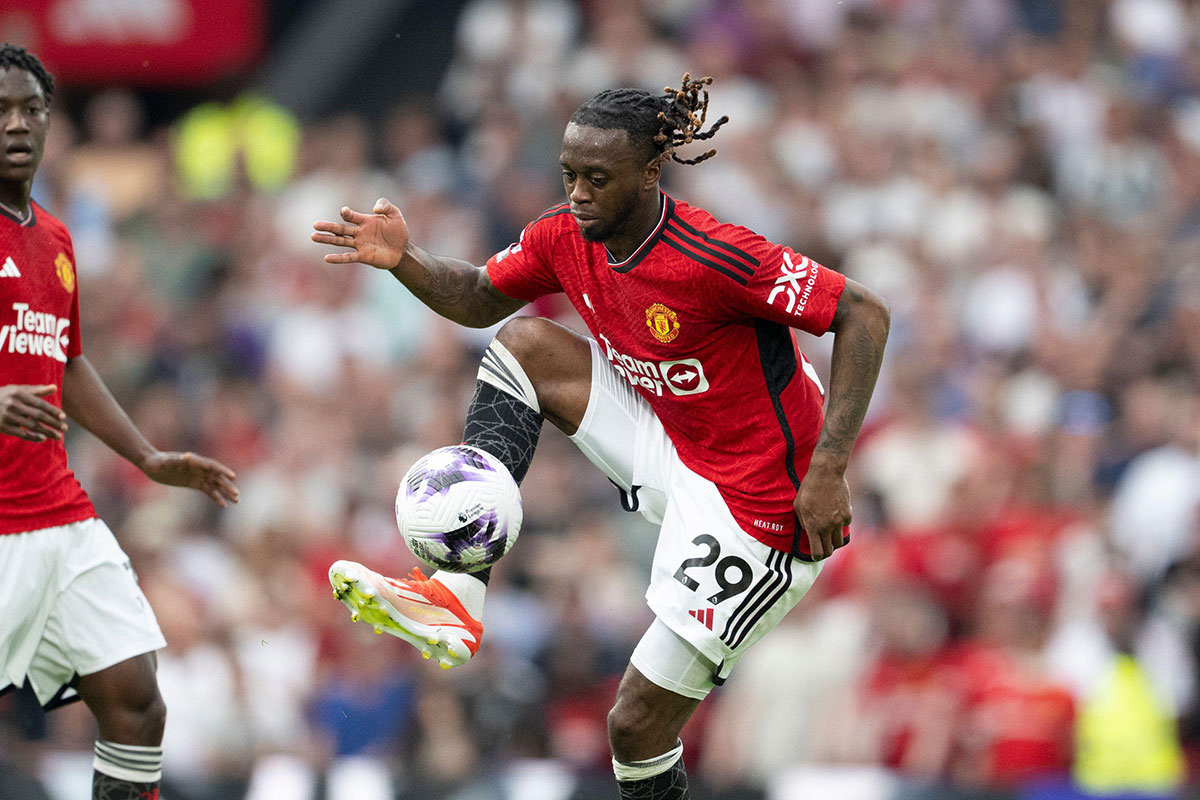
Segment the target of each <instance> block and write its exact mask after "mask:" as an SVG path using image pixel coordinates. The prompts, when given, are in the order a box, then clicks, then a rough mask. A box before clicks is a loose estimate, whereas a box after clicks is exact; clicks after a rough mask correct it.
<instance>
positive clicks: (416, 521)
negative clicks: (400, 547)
mask: <svg viewBox="0 0 1200 800" xmlns="http://www.w3.org/2000/svg"><path fill="white" fill-rule="evenodd" d="M396 522H397V524H399V526H400V535H401V536H403V537H404V541H405V543H406V544H407V545H408V548H409V549H410V550H412V552H413V555H415V556H416V557H417V558H419V559H421V560H422V561H424V562H425V563H426V564H429V565H430V566H432V567H435V568H437V569H441V570H446V571H447V572H475V571H477V570H481V569H483V568H485V567H489V566H491V565H492V564H493V563H495V561H496V559H498V558H500V557H501V556H502V555H504V554H505V553H507V552H508V551H509V548H511V547H512V546H513V542H515V541H516V540H517V533H518V532H520V530H521V490H520V489H519V488H518V487H517V482H516V481H514V480H513V477H512V474H511V473H509V471H508V468H507V467H505V466H504V464H503V463H501V462H500V460H499V459H497V458H496V457H495V456H493V455H491V454H490V453H486V452H484V451H483V450H480V449H478V448H476V447H470V446H468V445H463V444H460V445H453V446H451V447H441V448H438V449H437V450H434V451H433V452H431V453H427V454H426V455H424V456H422V457H421V458H420V459H419V460H418V461H417V463H415V464H413V465H412V467H411V468H410V469H409V470H408V472H407V473H406V474H405V476H404V481H403V482H402V483H401V484H400V491H399V492H397V494H396Z"/></svg>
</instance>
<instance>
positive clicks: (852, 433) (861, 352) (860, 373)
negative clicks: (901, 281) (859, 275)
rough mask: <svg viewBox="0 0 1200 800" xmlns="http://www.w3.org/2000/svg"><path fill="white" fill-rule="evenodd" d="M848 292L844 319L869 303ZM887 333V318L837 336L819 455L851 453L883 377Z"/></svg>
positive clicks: (874, 319)
mask: <svg viewBox="0 0 1200 800" xmlns="http://www.w3.org/2000/svg"><path fill="white" fill-rule="evenodd" d="M847 293H848V294H849V301H850V302H849V303H847V304H845V309H843V308H842V307H841V306H839V309H838V312H839V315H842V316H843V319H844V316H845V314H848V313H849V311H848V309H849V308H850V307H851V306H853V305H857V304H859V303H862V302H863V301H864V300H866V296H865V294H864V293H863V292H862V291H861V290H858V289H851V288H850V287H847ZM840 321H841V320H839V322H840ZM887 331H888V326H887V321H886V318H885V317H871V318H870V319H868V320H866V322H865V324H862V325H853V326H851V327H850V328H849V329H844V330H840V331H839V332H838V333H837V334H835V336H834V341H833V355H832V359H831V364H830V379H829V408H828V411H827V414H826V417H825V425H824V427H823V428H822V429H821V436H820V438H819V439H818V440H817V445H816V448H815V452H818V453H830V454H834V455H843V456H847V455H849V454H850V450H851V449H852V448H853V447H854V441H855V440H856V439H857V438H858V431H859V428H861V427H862V422H863V418H864V417H865V416H866V414H867V406H868V405H869V404H870V402H871V394H872V393H873V392H874V389H875V380H876V378H878V377H879V366H880V364H881V363H882V361H883V348H884V344H885V343H886V342H887Z"/></svg>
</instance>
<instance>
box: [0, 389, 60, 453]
mask: <svg viewBox="0 0 1200 800" xmlns="http://www.w3.org/2000/svg"><path fill="white" fill-rule="evenodd" d="M57 390H58V387H57V386H55V385H54V384H52V383H51V384H45V385H42V386H25V385H18V384H13V385H9V386H0V433H7V434H8V435H9V436H16V437H17V438H19V439H24V440H26V441H29V442H44V441H46V440H47V439H54V440H55V441H58V440H60V439H62V437H63V434H64V433H66V432H67V415H66V414H64V413H63V412H62V411H61V410H60V409H58V408H55V407H54V406H52V405H51V404H50V403H47V402H46V401H45V400H43V399H42V398H43V397H48V396H50V395H52V394H54V392H55V391H57Z"/></svg>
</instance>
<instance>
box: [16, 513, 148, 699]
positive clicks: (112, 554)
mask: <svg viewBox="0 0 1200 800" xmlns="http://www.w3.org/2000/svg"><path fill="white" fill-rule="evenodd" d="M0 565H3V573H2V577H0V670H2V671H0V692H3V691H7V690H8V689H10V688H12V687H14V686H22V685H24V683H25V682H26V681H28V682H29V684H30V685H31V686H32V687H33V691H34V693H36V694H37V698H38V701H39V702H40V703H41V704H42V705H43V706H45V707H46V708H54V707H56V706H59V705H62V704H63V703H65V702H69V701H71V700H75V699H78V697H77V695H76V693H75V689H74V684H75V682H76V681H77V680H78V678H79V676H81V675H90V674H92V673H94V672H99V671H100V670H102V669H106V668H108V667H111V666H113V665H114V664H119V663H120V662H122V661H125V660H126V659H129V658H133V657H134V656H138V655H141V654H142V653H148V652H151V651H153V650H158V649H160V648H162V647H164V646H166V641H165V640H164V639H163V635H162V631H160V630H159V628H158V620H157V619H155V617H154V612H153V611H152V610H151V609H150V603H149V602H147V601H146V596H145V595H144V594H142V590H141V589H139V588H138V585H137V578H136V577H135V576H134V574H133V568H132V567H131V566H130V564H129V557H128V556H126V555H125V553H124V552H123V551H122V550H121V546H120V545H119V544H117V540H116V537H114V536H113V534H112V531H110V530H109V529H108V526H107V525H105V524H104V522H102V521H101V520H99V519H96V518H92V519H86V520H83V521H82V522H73V523H71V524H69V525H59V526H57V527H54V528H44V529H42V530H37V531H29V532H27V533H11V534H4V535H0Z"/></svg>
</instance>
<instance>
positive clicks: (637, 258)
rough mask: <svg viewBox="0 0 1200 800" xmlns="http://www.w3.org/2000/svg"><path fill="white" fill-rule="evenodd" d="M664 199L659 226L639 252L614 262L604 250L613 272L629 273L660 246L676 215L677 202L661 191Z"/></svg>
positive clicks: (642, 244)
mask: <svg viewBox="0 0 1200 800" xmlns="http://www.w3.org/2000/svg"><path fill="white" fill-rule="evenodd" d="M659 195H660V196H661V197H662V215H661V216H660V217H659V218H658V224H657V225H655V226H654V230H652V231H650V235H649V236H647V237H646V241H644V242H642V243H641V244H640V245H638V248H637V250H634V251H633V254H632V255H631V256H629V258H627V259H625V260H624V261H613V260H612V254H611V253H609V252H608V248H607V247H606V248H604V254H605V256H607V257H608V265H609V266H610V267H612V269H613V272H629V270H631V269H633V268H634V267H636V266H637V265H638V264H640V263H642V259H643V258H645V257H646V256H647V255H649V253H650V251H651V250H653V249H654V245H656V244H658V240H659V239H661V238H662V236H663V231H665V230H666V229H667V220H669V219H670V218H671V217H672V216H673V215H674V214H675V201H674V200H673V199H672V198H671V196H670V195H668V194H667V193H666V192H663V191H660V192H659Z"/></svg>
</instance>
